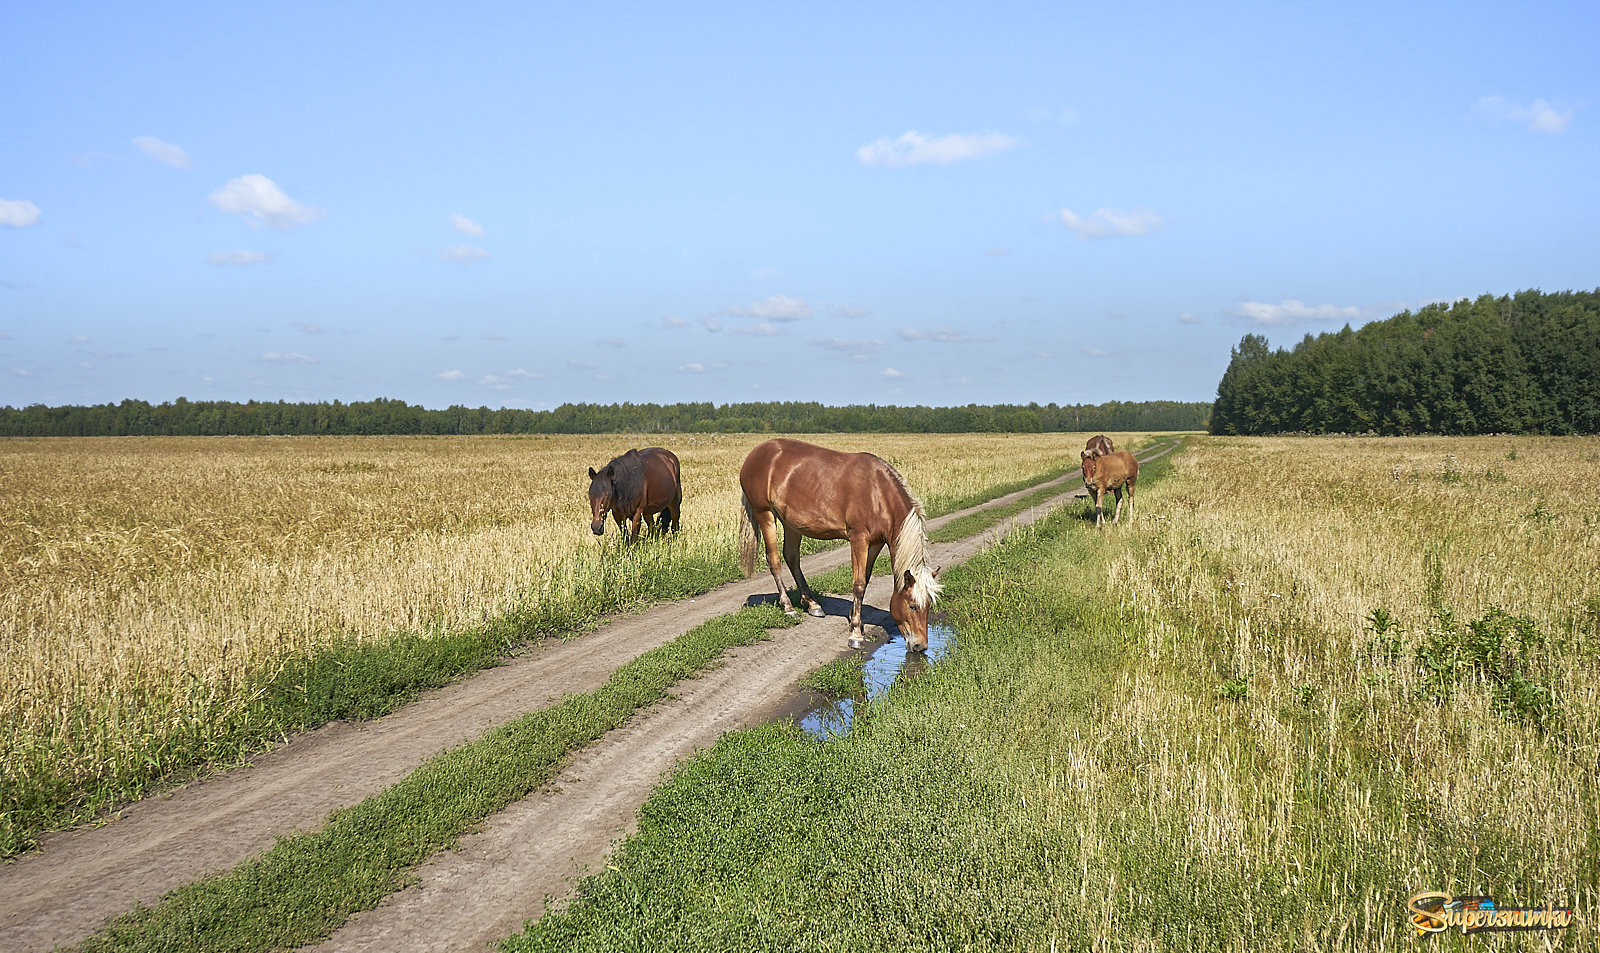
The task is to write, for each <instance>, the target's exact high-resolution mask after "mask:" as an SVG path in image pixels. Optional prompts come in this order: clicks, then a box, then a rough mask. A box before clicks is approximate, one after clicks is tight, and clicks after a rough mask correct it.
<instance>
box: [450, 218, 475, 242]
mask: <svg viewBox="0 0 1600 953" xmlns="http://www.w3.org/2000/svg"><path fill="white" fill-rule="evenodd" d="M450 227H451V228H454V229H455V230H456V231H458V232H460V233H462V234H463V235H471V236H472V237H473V238H482V237H483V226H482V225H479V224H478V223H477V222H474V221H473V220H472V219H470V218H467V217H466V216H465V215H460V214H453V215H451V216H450Z"/></svg>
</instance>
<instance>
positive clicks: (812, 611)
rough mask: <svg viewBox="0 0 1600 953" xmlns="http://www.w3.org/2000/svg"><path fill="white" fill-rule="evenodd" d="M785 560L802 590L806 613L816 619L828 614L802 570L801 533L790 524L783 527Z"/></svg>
mask: <svg viewBox="0 0 1600 953" xmlns="http://www.w3.org/2000/svg"><path fill="white" fill-rule="evenodd" d="M783 561H784V562H786V563H788V564H789V572H790V574H792V575H793V576H794V584H795V586H796V588H798V589H799V590H800V604H801V605H802V606H804V607H805V610H806V614H807V615H810V616H811V617H812V618H816V619H820V618H822V617H823V616H825V615H827V613H826V612H823V611H822V600H821V599H820V598H818V596H817V594H816V593H815V592H812V591H811V585H810V583H807V582H806V574H805V573H803V572H801V571H800V534H799V533H797V532H795V531H794V530H793V529H791V528H790V527H788V526H784V528H783Z"/></svg>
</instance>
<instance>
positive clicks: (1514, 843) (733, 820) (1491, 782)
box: [504, 439, 1600, 951]
mask: <svg viewBox="0 0 1600 953" xmlns="http://www.w3.org/2000/svg"><path fill="white" fill-rule="evenodd" d="M1519 445H1520V446H1521V452H1520V453H1519V454H1518V455H1517V459H1516V460H1514V461H1507V460H1506V457H1505V447H1504V445H1503V443H1499V442H1496V441H1494V440H1489V439H1483V440H1453V441H1448V442H1443V443H1441V442H1434V441H1429V440H1385V441H1362V440H1315V441H1311V440H1209V439H1208V440H1201V441H1198V442H1196V443H1193V444H1191V447H1190V449H1189V450H1187V451H1186V452H1185V453H1184V455H1183V456H1181V457H1179V458H1178V459H1177V460H1176V461H1173V462H1172V463H1171V464H1170V470H1168V468H1167V465H1166V464H1158V465H1157V466H1156V467H1152V468H1151V469H1150V471H1149V472H1146V473H1144V474H1141V476H1142V479H1141V485H1140V489H1141V503H1140V512H1139V516H1138V518H1137V519H1135V520H1134V521H1132V522H1131V523H1128V524H1124V525H1122V526H1120V527H1115V528H1108V529H1106V530H1096V529H1095V528H1094V527H1093V526H1091V525H1088V524H1087V523H1086V522H1085V521H1084V520H1083V519H1082V518H1081V514H1079V513H1075V512H1073V511H1072V510H1070V509H1069V510H1067V511H1064V512H1063V513H1061V514H1058V515H1057V516H1054V517H1052V518H1050V519H1049V520H1047V521H1045V522H1043V523H1041V524H1038V525H1036V526H1035V527H1034V528H1030V529H1026V530H1021V531H1018V532H1015V533H1013V534H1012V535H1011V536H1010V537H1008V539H1007V541H1006V542H1005V543H1004V544H1003V545H1002V546H1000V547H999V548H998V549H997V550H996V551H994V552H993V553H990V554H986V555H983V556H980V557H977V558H975V559H973V560H971V561H969V562H968V563H967V564H965V565H964V566H961V567H957V568H955V569H952V570H949V571H948V572H947V573H946V580H945V581H946V598H945V599H944V600H943V601H942V605H943V606H944V608H945V611H946V612H947V613H948V619H947V622H949V623H950V624H952V625H953V627H954V628H955V629H956V631H957V636H956V644H957V649H956V651H955V653H954V654H953V655H951V656H950V657H948V658H946V659H945V660H944V661H942V662H941V663H940V664H939V665H938V666H936V667H934V668H933V669H932V670H930V671H928V672H925V673H923V674H922V675H920V676H919V677H917V678H914V679H911V680H909V681H907V682H906V683H904V684H897V685H896V686H895V687H894V688H893V689H892V690H891V691H890V692H889V693H887V695H886V696H884V697H883V698H882V699H880V700H878V701H876V702H873V703H871V704H868V705H865V706H862V707H861V708H858V710H857V715H856V719H855V721H854V722H853V727H852V730H851V732H850V733H849V734H848V735H847V736H845V737H843V738H839V739H836V740H832V741H829V742H826V743H823V742H818V741H815V740H813V739H811V738H810V737H809V736H807V735H805V734H804V733H802V732H799V731H797V730H795V729H793V728H790V727H785V726H772V727H768V728H765V729H762V730H760V731H756V732H750V733H745V734H742V735H737V736H730V737H729V738H727V739H725V740H724V742H723V743H722V744H720V745H719V746H718V747H717V748H716V749H714V750H713V751H712V752H710V753H709V754H708V755H707V756H706V757H704V758H702V759H700V760H697V761H696V762H694V763H692V764H689V765H687V766H685V767H683V768H682V769H681V770H680V771H679V772H678V773H677V774H676V775H675V776H674V777H673V778H672V779H671V780H670V781H669V782H668V783H667V784H666V785H665V786H664V787H663V788H662V789H661V790H660V791H659V792H658V794H657V796H656V797H654V798H652V801H651V803H650V804H649V805H647V806H646V809H645V811H644V813H643V815H642V816H641V820H640V825H639V833H638V835H637V836H636V837H635V838H632V839H630V840H629V841H627V842H626V843H625V844H624V846H623V848H622V850H621V852H620V854H619V855H618V856H617V858H616V859H615V861H614V863H613V865H612V867H610V868H608V869H607V870H606V871H605V872H603V873H601V874H600V875H598V876H597V877H595V878H593V879H592V880H590V881H587V882H585V883H584V885H583V886H582V887H581V888H580V892H579V896H578V897H577V899H575V900H574V901H573V902H572V903H571V905H570V906H569V907H568V908H567V909H566V910H565V911H564V912H562V913H559V914H555V915H547V916H546V917H544V918H543V919H542V920H540V921H538V922H537V923H534V924H532V925H530V927H529V929H528V931H527V932H525V933H523V934H519V935H518V936H515V937H512V938H511V939H509V940H508V941H507V942H506V943H505V944H504V948H505V949H507V950H508V951H528V950H581V949H606V948H609V949H657V948H660V949H691V948H693V949H706V950H720V949H727V950H732V949H794V950H823V949H907V950H923V949H926V950H935V949H974V950H980V949H1006V950H1010V949H1037V950H1044V949H1052V948H1054V949H1085V950H1087V949H1104V950H1119V949H1126V950H1165V949H1175V948H1182V949H1186V950H1197V951H1201V950H1207V951H1208V950H1218V951H1222V950H1264V949H1273V950H1303V949H1315V950H1334V951H1342V950H1348V951H1364V950H1373V949H1393V948H1397V947H1400V946H1402V945H1406V944H1409V943H1410V942H1411V940H1410V935H1411V932H1412V931H1411V929H1410V926H1409V924H1408V923H1407V921H1406V909H1405V906H1406V902H1407V900H1408V898H1410V897H1411V896H1413V895H1415V894H1417V893H1420V892H1422V891H1426V890H1443V891H1450V892H1453V893H1455V894H1458V895H1459V894H1480V895H1481V894H1489V895H1492V896H1494V897H1495V899H1496V900H1497V901H1498V902H1499V903H1500V904H1501V905H1504V906H1510V905H1521V906H1543V905H1545V904H1553V905H1558V906H1569V905H1570V906H1573V907H1575V908H1576V909H1577V910H1578V911H1579V922H1578V925H1577V926H1575V927H1573V928H1572V929H1571V930H1570V931H1568V932H1567V933H1565V934H1561V935H1559V936H1554V937H1552V938H1551V939H1552V940H1554V942H1555V944H1556V945H1557V946H1558V947H1559V948H1562V949H1575V950H1595V949H1600V932H1597V931H1596V929H1595V926H1594V924H1593V922H1592V921H1589V922H1585V920H1584V913H1583V911H1586V910H1587V911H1593V910H1595V909H1600V873H1597V871H1600V840H1597V839H1596V837H1595V835H1594V832H1595V831H1596V830H1600V802H1597V797H1596V795H1597V790H1596V786H1597V784H1600V778H1597V775H1596V772H1595V771H1594V748H1593V741H1592V739H1593V738H1595V737H1600V724H1597V721H1600V698H1597V692H1596V689H1595V688H1594V686H1595V685H1596V684H1597V679H1596V676H1597V675H1600V672H1596V671H1595V669H1596V667H1597V665H1600V662H1597V650H1600V599H1597V598H1596V594H1595V591H1594V588H1593V587H1594V586H1595V582H1594V579H1595V578H1596V573H1595V570H1596V569H1600V567H1597V566H1595V565H1594V564H1593V562H1594V560H1595V558H1596V552H1595V550H1594V548H1593V546H1592V544H1585V543H1584V539H1585V534H1586V532H1587V533H1591V534H1592V529H1587V527H1586V524H1585V522H1584V520H1585V518H1586V514H1587V512H1588V511H1587V509H1586V508H1585V506H1584V504H1583V500H1584V499H1585V497H1584V485H1585V477H1584V475H1583V469H1584V468H1583V466H1582V463H1583V461H1584V455H1585V454H1590V453H1593V452H1594V449H1595V442H1594V441H1592V440H1588V441H1586V440H1551V441H1545V442H1540V443H1537V446H1536V447H1530V445H1529V444H1528V443H1527V441H1526V440H1522V441H1521V442H1520V444H1519ZM1535 449H1536V450H1537V453H1536V452H1535ZM1447 454H1454V455H1455V460H1456V464H1455V467H1454V469H1456V470H1458V471H1459V472H1460V473H1461V474H1462V476H1461V479H1460V480H1459V481H1458V480H1437V479H1433V478H1431V477H1430V476H1428V475H1427V474H1429V473H1431V472H1433V470H1434V468H1435V467H1437V466H1438V465H1439V464H1440V463H1441V462H1447V461H1446V456H1447ZM1490 459H1492V460H1493V461H1494V463H1493V466H1494V467H1495V468H1497V469H1502V470H1503V471H1504V472H1505V475H1506V479H1505V480H1504V481H1502V480H1500V479H1498V478H1497V477H1492V476H1489V477H1486V476H1485V475H1484V468H1485V467H1486V466H1487V461H1489V460H1490ZM1396 466H1403V467H1405V468H1406V472H1402V473H1401V474H1400V476H1399V477H1398V478H1396V477H1395V476H1394V472H1393V471H1394V470H1395V468H1396ZM1409 472H1420V473H1422V474H1423V476H1422V477H1420V478H1419V479H1415V480H1413V479H1411V478H1410V477H1409V476H1408V473H1409ZM1533 494H1537V495H1538V497H1539V499H1541V500H1542V501H1543V502H1544V504H1545V506H1546V509H1547V510H1548V511H1549V512H1551V513H1553V514H1554V518H1553V520H1551V521H1542V520H1541V521H1527V520H1525V519H1523V518H1522V516H1523V515H1524V514H1525V513H1526V512H1528V509H1529V507H1528V506H1527V505H1526V503H1527V498H1528V496H1529V495H1533ZM1428 553H1436V554H1438V555H1439V558H1437V559H1436V560H1429V559H1428V558H1426V554H1428ZM1489 554H1493V556H1492V558H1491V557H1490V556H1489ZM1474 557H1476V558H1474ZM1430 566H1431V567H1432V568H1430ZM1464 567H1466V568H1464ZM1524 574H1526V576H1525V575H1524ZM1380 610H1381V611H1380ZM1430 645H1431V647H1429V646H1430ZM1430 655H1431V657H1434V658H1435V659H1441V660H1443V659H1448V660H1450V661H1449V666H1450V676H1449V678H1450V684H1449V691H1448V693H1442V692H1440V691H1435V690H1434V688H1433V686H1430V684H1429V681H1428V679H1429V677H1430V676H1429V673H1430V672H1432V671H1434V670H1433V669H1431V668H1430V667H1429V666H1428V665H1427V664H1425V662H1424V661H1423V659H1424V658H1426V657H1429V656H1430ZM1519 679H1520V680H1521V681H1520V684H1523V685H1524V686H1525V687H1526V686H1528V685H1533V686H1539V687H1540V688H1542V689H1544V691H1526V692H1525V694H1526V699H1524V700H1523V701H1522V702H1521V704H1522V705H1523V706H1524V707H1526V708H1527V709H1528V710H1526V711H1525V710H1523V708H1519V702H1518V696H1517V690H1515V689H1511V688H1510V686H1512V685H1515V684H1519V681H1518V680H1519ZM1545 692H1547V693H1548V694H1546V693H1545ZM1527 939H1528V938H1523V941H1522V942H1524V943H1526V941H1527ZM1433 942H1446V943H1448V942H1450V941H1448V940H1435V941H1433ZM1469 942H1471V943H1477V942H1488V943H1491V944H1493V943H1494V940H1493V938H1490V939H1488V940H1485V939H1484V938H1477V939H1475V940H1472V941H1469ZM1532 942H1533V943H1535V944H1540V945H1541V946H1542V944H1543V943H1544V939H1543V938H1532Z"/></svg>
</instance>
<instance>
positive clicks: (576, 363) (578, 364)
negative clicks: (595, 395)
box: [567, 357, 600, 371]
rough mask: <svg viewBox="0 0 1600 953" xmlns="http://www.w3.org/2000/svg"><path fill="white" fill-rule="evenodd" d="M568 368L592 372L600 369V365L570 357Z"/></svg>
mask: <svg viewBox="0 0 1600 953" xmlns="http://www.w3.org/2000/svg"><path fill="white" fill-rule="evenodd" d="M567 366H568V367H570V368H572V369H574V370H579V371H592V370H595V369H596V368H598V367H599V366H600V365H599V364H596V363H595V362H594V361H585V360H580V359H578V358H575V357H569V358H567Z"/></svg>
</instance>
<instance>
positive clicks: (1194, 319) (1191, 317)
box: [1178, 311, 1200, 324]
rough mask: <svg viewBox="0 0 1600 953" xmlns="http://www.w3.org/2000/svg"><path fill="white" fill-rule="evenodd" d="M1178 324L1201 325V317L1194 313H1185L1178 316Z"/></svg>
mask: <svg viewBox="0 0 1600 953" xmlns="http://www.w3.org/2000/svg"><path fill="white" fill-rule="evenodd" d="M1178 323H1179V324H1199V323H1200V317H1199V315H1196V314H1195V313H1194V312H1192V311H1185V312H1184V313H1182V314H1180V315H1178Z"/></svg>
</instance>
